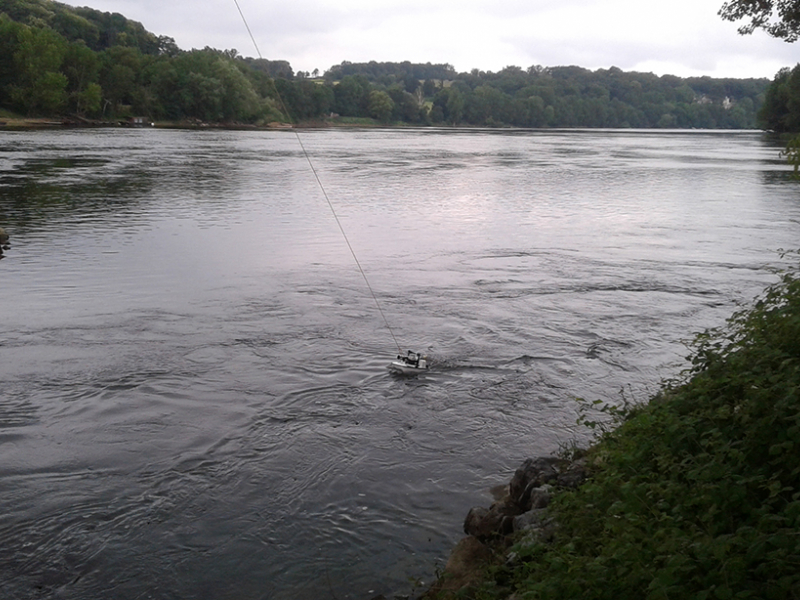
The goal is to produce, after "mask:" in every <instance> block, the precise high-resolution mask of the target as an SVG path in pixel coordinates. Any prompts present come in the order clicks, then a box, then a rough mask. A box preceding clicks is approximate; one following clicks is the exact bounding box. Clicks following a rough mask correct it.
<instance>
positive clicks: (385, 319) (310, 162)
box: [233, 0, 402, 353]
mask: <svg viewBox="0 0 800 600" xmlns="http://www.w3.org/2000/svg"><path fill="white" fill-rule="evenodd" d="M233 3H234V4H235V5H236V8H237V9H238V11H239V15H240V16H241V17H242V21H243V22H244V26H245V27H246V28H247V33H249V34H250V39H251V40H253V46H255V48H256V53H257V54H258V58H260V59H261V60H263V59H264V57H263V56H261V51H260V50H259V49H258V44H256V40H255V38H254V37H253V32H252V31H250V26H249V25H248V24H247V19H245V16H244V13H243V12H242V9H241V7H240V6H239V2H238V0H233ZM270 81H272V87H273V88H275V93H276V94H277V95H278V101H279V102H280V103H281V108H282V109H283V113H284V114H285V115H286V116H287V117H289V119H291V118H292V117H291V116H290V114H289V111H288V110H287V109H286V104H284V102H283V97H282V96H281V93H280V91H279V90H278V86H277V85H275V81H274V80H273V79H272V78H270ZM292 131H294V135H295V137H296V138H297V143H298V144H299V145H300V149H301V150H302V151H303V156H305V157H306V161H307V162H308V166H309V167H311V172H312V173H313V174H314V179H316V180H317V185H318V186H319V189H320V190H321V191H322V195H323V196H324V197H325V201H326V202H327V203H328V208H330V209H331V214H332V215H333V218H334V220H335V221H336V225H338V226H339V231H341V232H342V237H343V238H344V241H345V243H346V244H347V247H348V248H349V249H350V254H352V255H353V260H354V261H355V263H356V266H357V267H358V270H359V272H360V273H361V277H363V278H364V283H366V284H367V289H368V290H369V293H370V294H371V295H372V299H373V300H374V301H375V306H376V307H377V308H378V312H379V313H380V314H381V318H383V322H384V324H385V325H386V329H388V330H389V334H390V335H391V336H392V339H393V340H394V345H395V346H397V351H398V352H401V353H402V350H401V348H400V344H399V343H398V342H397V338H396V337H395V335H394V331H393V330H392V327H391V325H389V320H388V319H387V318H386V315H385V314H384V312H383V309H382V308H381V303H380V302H378V297H377V296H376V295H375V291H374V290H373V289H372V286H371V285H370V283H369V279H368V278H367V274H366V272H364V269H363V268H362V267H361V262H360V261H359V260H358V256H356V251H355V250H354V249H353V245H352V244H351V243H350V240H349V239H348V237H347V233H345V230H344V227H343V226H342V222H341V221H340V220H339V216H338V215H337V214H336V210H335V209H334V208H333V202H331V199H330V197H329V196H328V192H327V191H325V186H324V185H322V180H321V179H320V177H319V173H317V169H316V167H314V163H313V162H312V161H311V156H310V155H309V153H308V151H307V150H306V147H305V145H304V144H303V140H301V139H300V134H299V133H298V131H297V129H296V128H294V127H293V128H292Z"/></svg>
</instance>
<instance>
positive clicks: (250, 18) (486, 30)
mask: <svg viewBox="0 0 800 600" xmlns="http://www.w3.org/2000/svg"><path fill="white" fill-rule="evenodd" d="M62 1H64V0H62ZM238 2H239V6H240V7H241V10H242V12H243V13H244V16H245V18H246V19H247V23H248V24H249V26H250V29H251V31H252V32H253V36H254V37H255V40H256V42H257V43H258V48H259V50H260V51H261V54H262V55H263V57H264V58H268V59H270V60H288V61H289V62H290V63H291V65H292V67H293V68H294V69H295V71H309V72H313V71H314V69H319V71H320V73H322V72H323V71H325V70H327V69H328V68H330V67H331V66H333V65H337V64H339V63H341V62H342V61H345V60H347V61H351V62H367V61H370V60H375V61H379V62H381V61H393V62H400V61H404V60H408V61H411V62H422V63H425V62H431V63H450V64H451V65H453V66H454V67H455V68H456V70H457V71H459V72H463V71H471V70H472V69H480V70H482V71H499V70H500V69H502V68H503V67H506V66H509V65H515V66H519V67H522V68H527V67H529V66H531V65H543V66H546V67H554V66H562V65H578V66H581V67H585V68H588V69H592V70H595V69H600V68H604V69H606V68H609V67H612V66H615V67H619V68H620V69H622V70H623V71H645V72H653V73H656V74H658V75H664V74H672V75H679V76H682V77H687V76H695V75H710V76H712V77H768V78H770V79H772V78H773V77H774V75H775V73H776V72H777V71H778V69H780V68H781V67H785V66H792V67H793V66H794V65H795V64H797V63H798V62H800V42H797V43H795V44H787V43H786V42H783V41H781V40H776V39H773V38H770V37H769V36H767V35H766V34H765V33H763V32H756V33H755V34H753V35H749V36H741V35H739V34H738V32H737V24H734V23H730V22H728V21H723V20H722V19H720V17H719V16H717V11H718V10H719V8H720V6H721V5H722V2H723V0H670V1H668V2H664V1H661V2H653V1H648V0H602V1H601V0H291V1H287V0H238ZM66 3H67V4H71V5H74V6H90V7H91V8H95V9H97V10H101V11H107V12H118V13H121V14H122V15H124V16H126V17H128V18H129V19H133V20H135V21H139V22H141V23H142V24H143V25H144V26H145V28H146V29H147V30H149V31H151V32H153V33H155V34H157V35H166V36H169V37H172V38H174V39H175V41H176V43H177V44H178V46H179V47H180V48H182V49H184V50H190V49H192V48H203V47H205V46H211V47H213V48H218V49H221V50H222V49H231V48H235V49H236V50H238V51H239V53H240V54H243V55H245V56H257V52H256V49H255V47H254V45H253V42H252V41H251V40H250V37H249V36H248V34H247V30H246V28H245V26H244V24H243V22H242V18H241V16H240V15H239V11H238V10H237V8H236V3H235V2H234V0H202V1H198V0H66Z"/></svg>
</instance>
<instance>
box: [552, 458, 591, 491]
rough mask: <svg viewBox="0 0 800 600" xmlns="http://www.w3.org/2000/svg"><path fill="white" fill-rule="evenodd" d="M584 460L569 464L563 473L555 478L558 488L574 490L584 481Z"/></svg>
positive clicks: (585, 472)
mask: <svg viewBox="0 0 800 600" xmlns="http://www.w3.org/2000/svg"><path fill="white" fill-rule="evenodd" d="M586 477H587V471H586V459H584V458H581V459H578V460H575V461H573V462H571V463H570V464H569V466H568V467H567V468H566V470H565V471H564V472H563V473H560V474H559V475H558V477H557V478H556V485H557V486H558V487H565V488H576V487H578V486H579V485H580V484H582V483H583V482H584V481H586Z"/></svg>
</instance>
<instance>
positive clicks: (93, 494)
mask: <svg viewBox="0 0 800 600" xmlns="http://www.w3.org/2000/svg"><path fill="white" fill-rule="evenodd" d="M301 135H302V136H303V141H304V144H305V145H306V147H307V148H308V150H309V152H310V154H311V156H312V159H313V160H314V166H315V168H317V169H318V171H319V173H320V177H321V179H322V181H323V182H324V184H325V186H326V190H327V191H328V193H329V195H330V197H331V198H332V200H333V202H334V205H335V206H336V209H337V214H338V216H339V217H340V218H341V220H342V223H343V225H344V227H345V229H346V231H347V232H348V237H349V238H350V241H351V243H352V244H353V247H354V248H355V250H356V252H357V254H358V255H359V259H360V261H361V263H362V266H363V267H364V269H365V271H366V272H367V273H368V275H369V278H370V282H371V284H372V286H373V288H374V289H375V290H376V293H377V294H378V296H379V299H380V302H381V306H382V308H383V310H384V312H385V313H386V314H387V316H388V317H389V320H390V323H391V326H392V328H393V329H394V331H395V333H396V335H397V337H398V338H399V339H400V340H401V342H400V343H401V344H403V345H404V346H405V345H407V346H409V347H411V348H414V349H417V350H423V351H426V352H428V353H429V354H430V356H431V357H432V360H433V369H432V371H431V373H430V374H429V375H427V376H426V377H424V378H420V379H403V378H396V377H393V376H391V375H389V374H388V373H387V372H386V370H385V365H386V363H387V362H388V360H389V359H390V358H391V357H392V356H393V354H394V353H395V351H396V348H394V347H393V343H392V339H391V336H389V334H388V332H387V330H386V328H385V326H384V325H383V322H382V320H381V319H380V316H379V314H378V313H377V311H376V309H375V306H374V304H373V302H372V299H371V298H370V297H369V293H368V290H366V288H365V285H364V282H363V280H361V278H360V275H359V273H358V271H357V269H356V268H355V266H354V264H353V260H352V257H351V256H350V253H349V251H348V249H347V247H346V245H345V244H344V242H343V240H342V238H341V235H340V233H339V231H338V229H337V227H336V225H335V222H334V221H333V217H332V216H331V214H330V211H329V209H328V207H327V204H326V203H325V201H324V198H323V197H322V195H321V193H320V192H319V189H318V188H317V187H316V182H315V181H314V178H313V174H312V173H311V172H310V169H309V167H308V164H307V163H306V162H305V159H304V158H303V156H302V153H301V152H300V149H299V147H298V145H297V141H296V139H295V138H294V134H292V133H290V132H270V133H264V132H172V131H99V132H37V133H3V134H2V135H1V136H0V156H2V158H3V163H2V165H3V166H2V167H0V192H2V196H0V221H2V223H0V226H4V227H6V229H7V230H9V232H10V233H11V235H12V249H11V250H10V251H9V252H7V256H6V258H4V259H3V260H2V261H0V281H2V285H0V307H2V315H3V316H2V321H0V322H2V330H0V381H2V382H3V393H2V395H0V447H2V452H3V457H4V461H3V464H2V466H1V467H0V490H2V493H1V494H0V515H2V516H0V535H2V538H3V539H4V540H6V542H5V543H4V545H3V549H2V550H0V558H1V559H2V560H0V565H2V566H0V577H2V579H3V581H4V582H9V583H7V586H6V587H5V588H4V591H3V592H2V594H4V595H5V596H6V597H9V598H11V597H14V598H28V597H31V598H32V597H43V596H51V595H55V594H58V595H60V596H61V597H65V598H84V597H100V596H108V595H113V596H114V597H117V598H142V597H151V598H174V597H183V598H188V597H213V598H237V599H243V598H280V599H282V598H287V599H288V598H320V597H334V596H335V597H337V598H368V597H370V596H372V595H374V594H377V593H384V594H386V595H387V596H389V595H390V594H392V593H394V592H408V588H409V583H408V582H409V578H411V579H416V578H422V579H424V580H429V579H430V577H431V576H432V574H433V572H434V568H435V565H436V561H438V560H441V559H442V558H444V557H445V556H446V554H447V552H448V551H449V548H450V547H451V546H452V544H453V543H454V542H455V541H456V540H457V539H458V538H459V536H460V526H461V522H462V520H463V517H464V515H465V514H466V512H467V510H468V509H469V507H470V506H472V505H476V504H488V503H489V502H490V500H489V496H488V493H487V490H488V488H489V487H491V486H493V485H496V484H498V483H505V482H506V481H507V480H508V478H509V477H510V473H511V472H512V471H513V469H514V468H515V467H516V466H517V465H518V464H519V463H520V462H521V461H522V460H523V459H524V458H526V457H528V456H533V455H537V454H542V453H547V452H552V451H554V450H556V449H557V448H558V445H559V443H563V442H566V441H568V440H570V439H572V438H573V437H574V436H578V437H581V436H583V435H584V434H583V433H582V432H580V431H577V430H576V428H575V426H574V421H575V403H574V402H573V398H575V397H578V396H580V397H586V398H590V399H594V398H599V399H603V400H609V401H618V400H619V399H620V395H619V394H620V389H621V388H625V389H626V390H627V391H626V394H628V395H629V396H631V395H632V396H633V397H634V398H638V399H642V398H645V397H646V396H647V395H648V394H649V393H651V392H652V391H654V390H655V389H656V388H657V383H658V381H659V378H661V377H663V376H671V375H674V374H676V373H677V371H678V370H679V369H680V368H681V363H680V362H679V359H680V357H682V355H683V354H684V352H685V350H684V348H683V346H682V344H681V341H682V340H685V339H686V338H688V337H689V336H690V334H691V332H693V331H698V330H700V329H702V328H704V327H707V326H712V325H718V324H721V323H722V322H723V320H724V319H725V318H726V317H727V316H729V315H730V314H731V312H732V311H733V310H734V309H735V307H736V305H737V303H739V302H743V301H747V300H748V299H750V298H751V297H752V296H753V295H754V294H756V293H757V292H758V291H759V290H760V289H761V288H762V287H763V286H764V285H765V284H766V283H768V282H770V281H772V276H771V275H770V274H769V273H768V271H767V269H766V267H767V266H768V265H770V264H774V263H776V262H777V261H778V258H777V254H776V252H775V251H776V250H777V249H778V248H781V247H784V248H789V247H793V245H796V241H795V240H797V239H798V230H799V229H800V225H798V222H799V221H798V218H799V217H800V203H799V202H798V200H797V193H796V187H794V184H793V183H792V182H790V181H789V179H788V170H787V168H786V167H785V166H784V165H782V164H781V163H780V162H779V158H778V149H777V148H776V147H773V146H771V145H770V144H769V142H767V141H765V140H764V139H762V137H761V136H760V135H759V134H754V133H753V134H733V133H703V132H696V133H692V134H687V133H663V132H657V133H654V132H608V131H599V132H598V131H583V132H572V131H543V132H524V133H520V132H485V131H458V132H456V131H444V130H419V131H375V130H370V131H359V130H354V131H307V132H301ZM371 590H374V593H372V592H371Z"/></svg>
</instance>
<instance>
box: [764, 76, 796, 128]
mask: <svg viewBox="0 0 800 600" xmlns="http://www.w3.org/2000/svg"><path fill="white" fill-rule="evenodd" d="M759 119H760V123H761V124H762V126H763V127H764V128H765V129H769V130H771V131H774V132H776V133H798V132H800V65H797V66H796V67H795V68H794V69H788V68H785V69H781V70H780V71H779V72H778V74H777V75H776V76H775V79H774V80H773V82H772V84H771V85H770V86H769V88H767V93H766V94H765V97H764V104H763V105H762V107H761V110H760V113H759Z"/></svg>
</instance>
